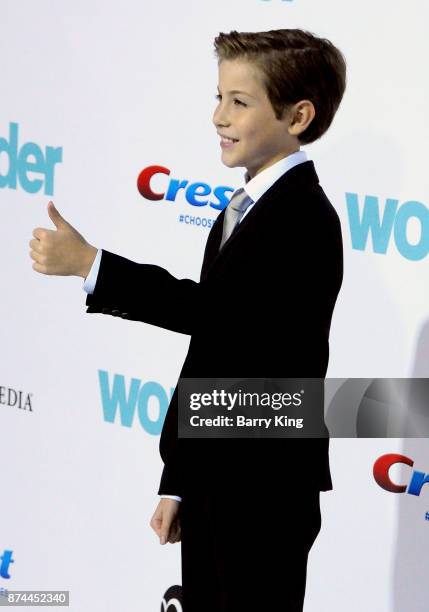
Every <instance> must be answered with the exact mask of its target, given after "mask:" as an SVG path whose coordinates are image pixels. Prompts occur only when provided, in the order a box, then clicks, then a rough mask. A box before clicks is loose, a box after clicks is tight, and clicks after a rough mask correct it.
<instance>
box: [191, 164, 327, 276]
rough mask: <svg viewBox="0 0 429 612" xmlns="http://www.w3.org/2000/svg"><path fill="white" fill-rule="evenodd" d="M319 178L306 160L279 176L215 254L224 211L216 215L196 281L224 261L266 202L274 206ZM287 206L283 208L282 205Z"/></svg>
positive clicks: (221, 230) (218, 243)
mask: <svg viewBox="0 0 429 612" xmlns="http://www.w3.org/2000/svg"><path fill="white" fill-rule="evenodd" d="M318 182H319V177H318V176H317V173H316V169H315V167H314V162H313V161H312V160H307V161H306V162H303V163H301V164H297V165H296V166H294V167H293V168H290V170H287V171H286V172H285V173H284V174H282V175H281V176H280V177H279V178H278V179H277V180H276V181H275V182H274V183H273V184H272V185H271V186H270V187H269V188H268V189H267V191H265V193H264V194H263V195H262V196H261V197H260V198H259V200H258V201H257V202H256V204H254V205H253V206H252V208H251V209H250V210H249V212H248V213H247V215H246V216H245V217H244V219H243V220H242V221H241V222H240V223H239V224H238V225H237V226H236V227H235V228H234V231H233V232H232V234H231V235H230V237H229V238H228V240H227V241H226V242H225V243H224V245H223V246H222V248H221V249H220V250H219V246H220V242H221V240H222V233H223V220H224V217H225V208H224V209H223V210H222V211H221V212H220V213H219V215H218V216H217V218H216V221H215V223H214V225H213V227H212V229H211V231H210V234H209V237H208V239H207V244H206V249H205V252H204V259H203V264H202V268H201V275H200V280H203V279H204V278H206V277H207V274H208V272H209V270H210V269H211V268H212V267H213V266H214V264H215V263H216V262H218V261H219V260H220V259H222V258H223V257H225V253H227V252H228V249H230V248H231V244H233V243H234V241H235V239H236V237H237V236H238V235H239V234H240V232H243V231H244V230H245V229H246V227H247V225H248V223H249V222H252V219H255V217H257V216H258V215H259V211H260V210H261V209H262V207H263V206H266V204H267V203H268V202H271V203H272V202H274V201H276V200H277V199H279V198H281V199H284V198H286V199H287V197H288V195H290V194H291V193H293V191H295V190H297V189H298V190H299V189H300V188H301V189H302V190H305V189H308V188H310V187H311V186H313V185H317V184H318ZM285 205H287V204H285Z"/></svg>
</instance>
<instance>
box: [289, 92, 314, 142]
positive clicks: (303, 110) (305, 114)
mask: <svg viewBox="0 0 429 612" xmlns="http://www.w3.org/2000/svg"><path fill="white" fill-rule="evenodd" d="M289 114H290V124H289V128H288V130H289V134H291V135H292V136H299V134H301V133H302V132H303V131H304V130H306V129H307V128H308V126H309V125H310V123H311V122H312V121H313V119H314V117H315V115H316V110H315V108H314V104H313V102H311V100H300V101H299V102H297V103H296V104H295V105H294V106H293V107H292V108H291V109H290V111H289Z"/></svg>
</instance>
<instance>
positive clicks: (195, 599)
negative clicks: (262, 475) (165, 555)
mask: <svg viewBox="0 0 429 612" xmlns="http://www.w3.org/2000/svg"><path fill="white" fill-rule="evenodd" d="M319 496H320V492H319V490H317V489H314V488H312V489H309V490H303V491H295V492H289V493H285V492H283V493H279V492H277V491H274V492H267V493H266V494H265V495H261V491H260V490H258V494H257V496H256V497H255V496H253V495H252V492H251V491H247V492H245V491H242V490H241V489H240V488H238V489H237V490H236V491H231V494H230V497H229V498H225V497H224V496H221V497H220V496H216V495H215V494H214V493H212V492H210V491H208V490H207V491H199V493H198V494H197V495H195V494H194V495H191V494H189V495H186V496H184V498H183V501H182V502H181V505H180V510H179V512H180V518H181V525H182V542H181V546H182V594H183V610H184V612H202V611H204V612H262V611H265V610H266V611H268V610H276V611H278V612H302V610H303V604H304V596H305V586H306V577H307V559H308V553H309V551H310V549H311V547H312V545H313V543H314V540H315V539H316V537H317V534H318V533H319V531H320V527H321V515H320V505H319Z"/></svg>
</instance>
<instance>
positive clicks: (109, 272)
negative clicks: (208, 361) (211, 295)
mask: <svg viewBox="0 0 429 612" xmlns="http://www.w3.org/2000/svg"><path fill="white" fill-rule="evenodd" d="M206 294H207V290H206V287H205V283H204V282H203V281H200V282H196V281H194V280H191V279H187V278H183V279H178V278H176V277H175V276H173V275H172V274H170V273H169V272H168V271H167V270H165V269H164V268H161V267H160V266H156V265H152V264H142V263H137V262H135V261H131V260H130V259H127V258H126V257H122V256H121V255H117V254H115V253H111V252H110V251H107V250H105V249H101V259H100V268H99V271H98V276H97V281H96V285H95V288H94V292H93V293H92V294H88V295H87V297H86V306H88V308H87V310H86V312H88V313H102V314H110V315H113V316H120V317H122V318H124V319H131V320H133V321H142V322H144V323H149V324H151V325H157V326H158V327H162V328H164V329H169V330H171V331H175V332H178V333H181V334H188V335H190V334H192V333H193V332H194V330H195V328H196V327H197V326H198V324H199V322H201V320H202V314H203V312H204V310H205V304H206V303H207V299H208V298H206Z"/></svg>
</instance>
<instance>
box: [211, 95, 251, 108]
mask: <svg viewBox="0 0 429 612" xmlns="http://www.w3.org/2000/svg"><path fill="white" fill-rule="evenodd" d="M215 98H216V100H220V99H221V98H222V95H221V94H216V95H215ZM234 102H238V104H241V105H242V106H246V105H245V103H244V102H241V100H238V98H234Z"/></svg>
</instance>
